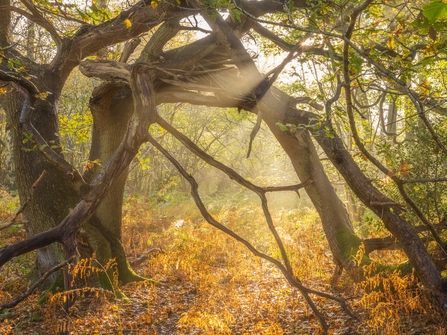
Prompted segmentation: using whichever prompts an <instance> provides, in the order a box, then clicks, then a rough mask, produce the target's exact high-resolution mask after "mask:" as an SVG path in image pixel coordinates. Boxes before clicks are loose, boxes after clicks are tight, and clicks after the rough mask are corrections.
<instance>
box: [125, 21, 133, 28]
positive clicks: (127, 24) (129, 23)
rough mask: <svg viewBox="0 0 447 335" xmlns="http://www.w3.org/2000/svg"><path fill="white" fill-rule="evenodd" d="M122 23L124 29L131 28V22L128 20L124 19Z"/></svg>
mask: <svg viewBox="0 0 447 335" xmlns="http://www.w3.org/2000/svg"><path fill="white" fill-rule="evenodd" d="M123 23H124V25H125V26H126V28H130V27H132V22H131V21H130V20H129V19H125V20H124V22H123Z"/></svg>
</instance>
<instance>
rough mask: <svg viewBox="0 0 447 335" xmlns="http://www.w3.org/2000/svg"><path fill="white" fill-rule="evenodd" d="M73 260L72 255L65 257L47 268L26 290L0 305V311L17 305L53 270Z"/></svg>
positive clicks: (57, 269)
mask: <svg viewBox="0 0 447 335" xmlns="http://www.w3.org/2000/svg"><path fill="white" fill-rule="evenodd" d="M73 260H74V257H72V258H70V259H67V260H66V261H64V262H62V263H60V264H58V265H56V266H54V267H52V268H51V269H50V270H48V271H47V272H45V273H44V275H43V276H42V277H40V278H39V280H38V281H36V282H35V283H34V284H33V285H31V286H30V287H29V288H28V290H27V291H26V292H25V293H23V294H21V295H19V296H18V297H16V298H15V299H14V300H13V301H10V302H8V303H6V304H3V305H0V312H3V310H5V309H7V308H12V307H15V306H17V305H18V304H19V303H21V302H22V301H23V300H25V299H26V298H28V297H29V296H30V295H31V294H32V293H33V292H34V290H35V289H36V288H38V287H39V286H40V285H42V283H43V282H44V281H45V280H46V279H47V278H48V277H49V276H50V275H51V274H53V273H54V272H56V271H59V270H60V269H62V268H64V267H66V266H67V265H68V264H69V263H70V262H72V261H73Z"/></svg>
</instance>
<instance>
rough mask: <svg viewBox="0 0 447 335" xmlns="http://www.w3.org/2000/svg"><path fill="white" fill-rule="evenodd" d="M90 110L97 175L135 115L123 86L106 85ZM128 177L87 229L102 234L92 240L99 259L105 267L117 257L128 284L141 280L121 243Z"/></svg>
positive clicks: (121, 180)
mask: <svg viewBox="0 0 447 335" xmlns="http://www.w3.org/2000/svg"><path fill="white" fill-rule="evenodd" d="M90 109H91V111H92V114H93V120H94V122H93V132H92V148H91V151H90V157H89V160H90V161H91V162H95V161H97V162H98V163H96V164H95V163H94V164H95V167H94V168H93V169H92V170H91V171H90V173H89V174H91V175H96V174H97V173H99V172H100V171H101V170H102V164H104V163H105V162H107V161H108V160H109V159H110V157H112V155H113V153H114V152H115V150H116V149H117V148H118V146H119V144H120V143H121V141H122V139H123V137H124V135H125V133H126V131H127V129H128V122H129V119H130V117H131V115H132V113H133V103H132V98H131V92H130V90H129V88H126V87H123V86H121V85H115V84H112V83H105V84H102V85H100V86H99V87H97V88H96V89H95V90H94V92H93V94H92V98H91V99H90ZM127 175H128V170H126V171H125V172H123V173H122V175H121V176H120V177H119V179H118V180H117V181H116V183H115V184H114V185H113V186H112V188H111V189H110V191H109V193H108V194H107V196H106V197H105V198H104V200H103V201H102V203H101V205H99V208H98V210H97V211H96V213H95V216H94V218H93V220H91V221H90V223H91V224H92V225H93V227H94V228H92V227H90V228H87V229H90V230H91V229H93V230H96V232H98V230H99V232H100V234H98V233H93V234H90V237H89V240H90V241H91V244H92V245H94V246H95V248H94V249H95V250H96V257H97V259H98V260H99V261H100V262H101V263H103V264H105V263H107V262H108V261H109V260H110V259H112V258H115V259H116V262H117V266H118V273H119V279H120V281H121V282H124V283H127V282H130V281H134V280H139V279H140V277H138V276H137V275H136V274H135V272H133V270H132V269H131V268H130V265H129V263H128V262H127V258H126V255H125V252H124V248H123V246H122V244H121V241H122V207H123V195H124V188H125V184H126V180H127ZM92 232H93V231H92Z"/></svg>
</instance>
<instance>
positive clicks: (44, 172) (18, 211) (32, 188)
mask: <svg viewBox="0 0 447 335" xmlns="http://www.w3.org/2000/svg"><path fill="white" fill-rule="evenodd" d="M46 173H47V171H45V170H44V171H43V172H42V173H41V174H40V176H39V178H37V180H36V181H35V182H34V184H33V186H32V187H31V192H30V195H29V197H28V198H27V199H26V200H25V201H24V202H23V204H22V205H21V206H20V208H19V209H18V210H17V212H16V213H15V214H14V216H13V218H12V219H11V221H9V223H7V224H6V225H4V226H1V227H0V230H4V229H6V228H9V227H11V226H12V225H14V224H15V223H16V220H17V218H18V216H19V215H20V214H22V212H23V211H24V210H25V208H26V206H28V204H29V202H30V201H31V199H32V197H33V193H34V190H35V189H36V187H37V185H39V183H40V182H41V181H42V179H43V177H44V176H45V175H46Z"/></svg>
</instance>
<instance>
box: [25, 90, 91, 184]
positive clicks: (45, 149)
mask: <svg viewBox="0 0 447 335" xmlns="http://www.w3.org/2000/svg"><path fill="white" fill-rule="evenodd" d="M18 89H19V90H21V88H20V87H18ZM22 93H24V96H25V100H24V102H23V106H22V111H21V113H20V120H19V124H20V126H22V127H23V129H24V130H25V131H26V132H27V133H28V134H29V135H31V141H33V142H35V143H36V144H37V148H36V149H37V150H39V151H40V152H41V153H42V154H43V156H44V157H45V158H46V159H47V160H48V161H49V162H50V163H51V164H53V166H55V167H56V168H58V169H59V170H61V171H62V172H64V173H65V175H66V176H67V177H68V178H69V179H70V180H71V181H72V183H73V185H74V187H75V189H76V190H77V191H78V192H80V191H81V187H83V186H85V185H86V183H85V181H84V179H83V178H82V176H81V174H80V173H79V172H78V171H77V170H76V169H75V168H74V167H73V166H72V165H71V164H70V163H68V162H67V161H66V160H65V159H64V158H62V156H60V155H59V154H58V153H57V152H56V151H54V150H53V149H52V148H51V146H50V145H49V144H48V143H47V142H46V141H45V139H44V138H43V137H42V136H41V135H40V133H39V132H38V131H37V129H36V128H34V126H33V125H32V123H31V110H32V109H34V108H33V105H34V102H35V101H36V97H30V94H29V93H25V92H23V90H22Z"/></svg>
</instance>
